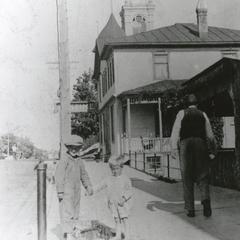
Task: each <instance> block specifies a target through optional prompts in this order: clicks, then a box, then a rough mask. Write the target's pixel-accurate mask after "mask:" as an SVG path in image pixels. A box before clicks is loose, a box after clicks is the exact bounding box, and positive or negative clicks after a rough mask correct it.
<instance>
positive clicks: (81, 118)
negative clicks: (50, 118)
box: [72, 70, 99, 139]
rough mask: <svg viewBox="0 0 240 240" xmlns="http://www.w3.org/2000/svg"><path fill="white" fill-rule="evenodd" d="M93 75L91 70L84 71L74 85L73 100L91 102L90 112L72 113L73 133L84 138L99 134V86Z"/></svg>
mask: <svg viewBox="0 0 240 240" xmlns="http://www.w3.org/2000/svg"><path fill="white" fill-rule="evenodd" d="M91 76H92V71H91V70H89V71H88V72H84V73H83V74H82V75H81V76H80V77H79V78H77V83H76V84H74V86H73V90H74V94H73V101H87V102H88V104H89V111H88V112H86V113H73V114H72V134H76V135H79V136H81V137H82V138H83V139H87V138H88V137H89V136H91V135H94V136H97V135H98V131H99V130H98V128H99V124H98V102H97V86H96V82H95V81H94V80H93V79H92V77H91Z"/></svg>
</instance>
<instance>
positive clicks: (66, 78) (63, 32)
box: [56, 0, 71, 155]
mask: <svg viewBox="0 0 240 240" xmlns="http://www.w3.org/2000/svg"><path fill="white" fill-rule="evenodd" d="M56 4H57V33H58V59H59V85H60V86H59V89H60V151H61V155H62V154H63V151H64V142H65V139H66V138H68V136H70V135H71V113H70V69H69V48H68V16H67V0H56Z"/></svg>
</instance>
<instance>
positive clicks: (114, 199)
mask: <svg viewBox="0 0 240 240" xmlns="http://www.w3.org/2000/svg"><path fill="white" fill-rule="evenodd" d="M123 165H124V163H123V159H122V157H121V156H120V157H116V156H112V157H111V158H110V159H109V167H110V169H111V173H112V174H111V176H109V177H107V178H105V179H104V180H103V181H102V182H101V183H100V184H98V185H97V186H95V187H94V193H96V192H99V191H101V190H103V189H106V190H107V198H108V208H109V209H110V211H111V213H112V216H113V218H114V221H115V224H116V236H115V237H114V238H113V239H115V240H120V239H121V235H122V233H123V234H124V239H126V240H127V239H129V223H128V217H129V214H130V209H131V206H132V200H133V194H132V184H131V180H130V179H129V178H128V177H127V176H126V175H124V174H123V173H122V170H123Z"/></svg>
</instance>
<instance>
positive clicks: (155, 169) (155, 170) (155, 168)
mask: <svg viewBox="0 0 240 240" xmlns="http://www.w3.org/2000/svg"><path fill="white" fill-rule="evenodd" d="M156 160H157V159H156V153H154V173H155V174H156V172H157V166H156Z"/></svg>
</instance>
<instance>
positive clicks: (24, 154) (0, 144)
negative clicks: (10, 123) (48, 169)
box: [0, 134, 47, 159]
mask: <svg viewBox="0 0 240 240" xmlns="http://www.w3.org/2000/svg"><path fill="white" fill-rule="evenodd" d="M8 137H9V154H10V155H11V156H12V155H13V156H15V157H16V158H24V159H29V158H31V157H33V158H36V159H46V158H47V152H46V151H43V150H41V149H38V148H36V147H35V146H34V144H33V143H32V142H31V141H30V140H29V139H28V138H26V137H25V138H23V137H18V136H15V135H13V134H9V136H8V134H5V135H3V136H2V137H1V138H0V149H1V150H0V153H1V155H2V156H7V153H8ZM13 146H16V152H15V151H14V150H13V149H14V148H13Z"/></svg>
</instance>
